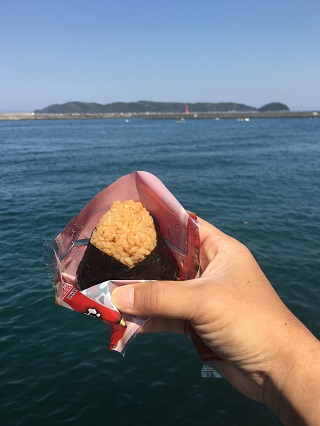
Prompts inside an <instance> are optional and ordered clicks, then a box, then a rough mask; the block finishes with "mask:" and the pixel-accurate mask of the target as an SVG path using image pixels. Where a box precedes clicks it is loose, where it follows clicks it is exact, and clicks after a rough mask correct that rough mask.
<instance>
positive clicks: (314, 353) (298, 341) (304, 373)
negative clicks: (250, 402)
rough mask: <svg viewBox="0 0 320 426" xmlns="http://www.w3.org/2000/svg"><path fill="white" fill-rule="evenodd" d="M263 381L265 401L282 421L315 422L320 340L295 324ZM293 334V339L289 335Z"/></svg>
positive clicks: (318, 403)
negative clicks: (293, 330) (292, 331)
mask: <svg viewBox="0 0 320 426" xmlns="http://www.w3.org/2000/svg"><path fill="white" fill-rule="evenodd" d="M294 328H295V329H298V332H297V331H296V330H295V332H294V333H292V334H291V333H289V334H288V336H287V337H289V338H288V339H287V341H286V340H284V341H283V344H282V348H281V350H280V351H279V353H278V354H277V359H276V362H275V365H274V366H273V368H272V369H271V370H270V373H269V375H268V377H267V379H266V381H265V385H264V392H263V399H264V401H263V402H264V403H265V404H266V405H267V406H268V407H269V408H270V409H271V410H272V411H273V412H274V413H275V414H276V415H277V416H278V417H279V418H280V419H281V420H282V421H283V423H284V424H295V425H306V424H308V425H317V424H319V418H320V342H319V341H318V340H317V339H316V338H315V337H314V336H313V335H312V334H311V333H310V332H309V330H307V329H306V328H305V327H304V326H303V325H302V324H301V323H298V324H294ZM293 335H294V336H295V338H294V339H293V338H292V336H293Z"/></svg>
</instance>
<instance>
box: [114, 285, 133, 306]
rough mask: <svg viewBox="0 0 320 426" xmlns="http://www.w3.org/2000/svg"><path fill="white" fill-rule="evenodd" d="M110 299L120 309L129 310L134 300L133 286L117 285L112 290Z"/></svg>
mask: <svg viewBox="0 0 320 426" xmlns="http://www.w3.org/2000/svg"><path fill="white" fill-rule="evenodd" d="M111 297H112V301H113V303H114V304H115V305H116V307H117V308H118V309H119V310H120V311H126V310H131V309H132V308H133V301H134V289H133V286H129V285H126V286H123V287H117V288H115V289H114V290H113V292H112V296H111Z"/></svg>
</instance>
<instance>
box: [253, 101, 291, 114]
mask: <svg viewBox="0 0 320 426" xmlns="http://www.w3.org/2000/svg"><path fill="white" fill-rule="evenodd" d="M259 111H261V112H270V111H273V112H276V111H290V109H289V108H288V107H287V105H285V104H281V103H280V102H271V103H270V104H267V105H265V106H263V107H262V108H259Z"/></svg>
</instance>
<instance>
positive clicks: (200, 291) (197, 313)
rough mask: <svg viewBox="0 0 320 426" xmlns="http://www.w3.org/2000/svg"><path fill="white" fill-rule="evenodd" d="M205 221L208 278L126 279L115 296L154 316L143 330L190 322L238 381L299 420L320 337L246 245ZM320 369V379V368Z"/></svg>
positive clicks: (125, 306)
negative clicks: (303, 382)
mask: <svg viewBox="0 0 320 426" xmlns="http://www.w3.org/2000/svg"><path fill="white" fill-rule="evenodd" d="M199 223H200V241H201V247H200V268H201V276H200V278H198V279H194V280H190V281H184V282H183V281H182V282H161V281H154V282H149V283H136V284H134V285H128V286H124V287H119V288H118V289H116V290H115V291H114V292H113V294H112V298H113V302H114V303H115V305H116V306H117V307H118V308H119V310H120V311H122V312H125V313H130V314H134V315H142V316H147V317H149V316H150V317H152V318H151V319H150V320H149V321H147V323H146V324H145V326H144V327H143V329H142V331H143V332H163V331H169V332H180V333H181V332H185V330H186V322H187V321H188V322H190V323H191V325H192V327H193V328H194V330H195V331H196V333H197V334H198V335H199V336H200V338H201V339H202V340H203V342H204V343H205V344H206V345H207V346H208V347H209V348H210V349H211V350H212V351H214V352H215V353H216V354H217V355H218V356H219V357H221V361H219V363H218V364H217V369H218V370H219V371H221V372H222V374H223V375H224V376H225V377H226V379H227V380H228V381H229V382H230V383H231V384H232V385H233V386H234V387H235V388H236V389H238V390H239V391H240V392H241V393H243V394H244V395H246V396H248V397H250V398H252V399H255V400H258V401H261V402H265V403H266V404H267V405H269V406H270V408H272V409H273V410H274V411H275V412H276V413H277V414H278V415H279V416H280V417H281V416H284V417H283V418H284V419H287V418H293V417H292V416H293V415H294V416H295V417H294V419H295V420H296V419H297V418H298V417H299V416H300V417H301V416H302V414H301V409H300V408H299V407H300V405H301V402H302V399H303V398H301V392H300V393H299V394H297V389H296V386H297V381H299V386H300V387H299V389H300V390H301V389H302V388H303V386H302V387H301V383H300V381H301V379H303V378H301V373H302V371H303V373H304V374H307V375H308V377H309V378H310V375H311V371H310V370H308V369H307V371H305V369H302V367H301V363H302V361H304V365H305V362H306V363H307V365H310V367H311V366H312V364H313V362H315V359H317V360H318V365H319V353H320V346H319V341H318V340H317V339H316V338H315V337H314V336H313V335H312V334H311V333H310V332H309V331H308V330H307V329H306V328H305V327H304V325H303V324H302V323H301V322H300V321H299V320H298V319H297V318H296V317H295V316H294V315H293V314H292V313H291V312H290V311H289V309H288V308H287V307H286V306H285V305H284V303H283V302H282V301H281V299H280V298H279V297H278V295H277V294H276V292H275V290H274V289H273V287H272V286H271V284H270V282H269V281H268V279H267V278H266V276H265V275H264V273H263V272H262V270H261V269H260V267H259V266H258V264H257V262H256V261H255V259H254V258H253V256H252V255H251V253H250V252H249V250H248V249H247V248H246V247H245V246H244V245H242V244H241V243H240V242H238V241H237V240H235V239H233V238H231V237H229V236H227V235H226V234H224V233H222V232H221V231H219V230H218V229H217V228H215V227H214V226H212V225H210V224H209V223H207V222H205V221H203V220H201V219H199ZM299 366H300V367H299ZM298 367H299V368H298ZM317 374H318V375H317ZM317 374H316V377H318V380H319V379H320V369H319V368H318V371H317ZM291 376H292V377H293V378H294V381H293V383H292V380H291ZM312 380H314V379H312ZM318 383H320V381H319V382H318ZM318 386H319V385H318ZM318 390H319V388H318ZM279 395H281V398H280V397H279ZM299 404H300V405H299ZM292 405H293V406H294V407H295V409H294V410H292ZM297 406H298V407H297ZM319 406H320V404H319ZM284 407H285V408H284ZM279 411H280V412H279ZM283 413H284V414H283ZM297 413H298V414H297ZM289 416H291V417H289ZM297 416H298V417H297ZM301 418H303V417H301ZM319 418H320V417H319Z"/></svg>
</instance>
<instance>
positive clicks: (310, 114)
mask: <svg viewBox="0 0 320 426" xmlns="http://www.w3.org/2000/svg"><path fill="white" fill-rule="evenodd" d="M112 118H114V119H115V118H117V119H134V118H144V119H172V120H189V119H212V120H220V119H221V120H222V119H236V120H237V119H239V120H242V119H246V118H249V119H251V118H257V119H258V118H320V111H268V112H260V111H246V112H237V111H228V112H198V113H161V112H159V113H156V112H145V113H105V114H103V113H101V114H94V113H92V114H91V113H47V114H36V113H34V112H29V113H2V114H1V113H0V121H5V120H88V119H91V120H93V119H112Z"/></svg>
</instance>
